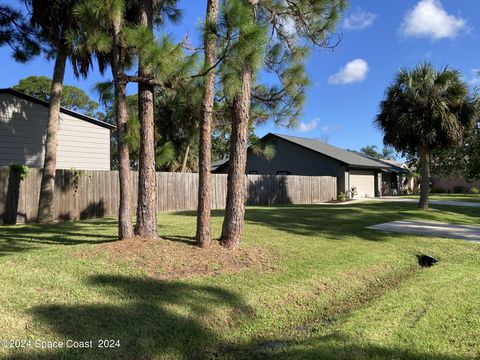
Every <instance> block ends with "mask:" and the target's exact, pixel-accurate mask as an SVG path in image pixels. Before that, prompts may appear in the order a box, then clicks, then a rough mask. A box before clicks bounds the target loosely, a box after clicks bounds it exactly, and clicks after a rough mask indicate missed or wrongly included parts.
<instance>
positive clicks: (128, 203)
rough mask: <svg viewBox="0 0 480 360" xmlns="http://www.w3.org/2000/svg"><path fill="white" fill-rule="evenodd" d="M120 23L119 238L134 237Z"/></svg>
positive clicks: (116, 67)
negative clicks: (125, 138)
mask: <svg viewBox="0 0 480 360" xmlns="http://www.w3.org/2000/svg"><path fill="white" fill-rule="evenodd" d="M119 28H120V25H119V24H114V33H113V39H114V46H113V59H112V60H113V63H112V73H113V74H112V75H113V78H114V81H115V113H116V117H117V136H118V139H117V146H118V157H119V159H118V170H119V171H118V177H119V182H120V204H119V208H118V238H119V239H120V240H123V239H129V238H132V237H133V235H134V233H133V224H132V177H131V174H130V152H129V148H128V145H127V144H126V143H125V141H124V137H125V133H126V131H127V123H128V107H127V100H126V89H125V88H126V83H125V82H124V80H123V79H122V77H123V76H124V66H123V56H122V49H121V44H120V39H119V36H120V34H119V33H120V30H119Z"/></svg>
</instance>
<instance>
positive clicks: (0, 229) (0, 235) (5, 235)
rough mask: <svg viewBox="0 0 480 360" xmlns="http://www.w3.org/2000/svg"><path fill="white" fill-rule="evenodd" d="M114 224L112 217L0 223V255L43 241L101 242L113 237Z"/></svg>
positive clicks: (38, 245) (32, 248) (73, 243)
mask: <svg viewBox="0 0 480 360" xmlns="http://www.w3.org/2000/svg"><path fill="white" fill-rule="evenodd" d="M116 226H117V221H116V220H115V219H102V220H93V221H84V222H80V221H71V222H61V223H55V224H51V225H37V224H28V225H16V226H0V256H3V255H8V254H10V253H15V252H27V251H31V250H36V249H39V248H41V247H42V246H43V245H80V244H100V243H104V242H111V241H115V240H117V237H116V234H115V232H116Z"/></svg>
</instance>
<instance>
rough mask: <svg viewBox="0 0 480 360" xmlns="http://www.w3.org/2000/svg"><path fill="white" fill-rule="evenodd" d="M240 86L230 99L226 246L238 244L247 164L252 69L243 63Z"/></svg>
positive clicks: (241, 231)
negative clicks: (230, 125)
mask: <svg viewBox="0 0 480 360" xmlns="http://www.w3.org/2000/svg"><path fill="white" fill-rule="evenodd" d="M241 80H242V89H241V93H240V95H238V96H237V97H236V98H235V99H234V100H233V121H232V134H231V137H230V157H229V161H228V177H227V204H226V207H225V218H224V220H223V227H222V237H221V244H222V245H223V246H225V247H227V248H235V247H237V246H238V245H240V240H241V238H242V233H243V222H244V217H245V191H246V188H245V185H246V182H245V180H246V176H245V168H246V164H247V148H248V124H249V120H250V102H251V95H250V93H251V89H252V71H251V70H250V68H248V67H244V69H243V70H242V75H241Z"/></svg>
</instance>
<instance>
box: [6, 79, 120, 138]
mask: <svg viewBox="0 0 480 360" xmlns="http://www.w3.org/2000/svg"><path fill="white" fill-rule="evenodd" d="M0 94H8V95H13V96H16V97H18V98H21V99H23V100H27V101H30V102H32V103H35V104H38V105H42V106H45V107H49V105H50V103H49V102H48V101H44V100H41V99H38V98H36V97H33V96H30V95H27V94H24V93H22V92H20V91H17V90H14V89H12V88H6V89H0ZM60 112H61V113H64V114H67V115H70V116H73V117H75V118H77V119H80V120H83V121H87V122H89V123H91V124H94V125H98V126H101V127H104V128H107V129H110V130H112V129H115V125H112V124H109V123H106V122H105V121H100V120H98V119H95V118H92V117H90V116H87V115H84V114H80V113H78V112H76V111H72V110H68V109H66V108H64V107H60Z"/></svg>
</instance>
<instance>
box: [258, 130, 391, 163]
mask: <svg viewBox="0 0 480 360" xmlns="http://www.w3.org/2000/svg"><path fill="white" fill-rule="evenodd" d="M272 135H274V136H277V137H279V138H281V139H284V140H287V141H290V142H292V143H295V144H297V145H300V146H303V147H305V148H308V149H310V150H313V151H315V152H318V153H320V154H323V155H326V156H329V157H331V158H333V159H336V160H338V161H341V162H343V163H345V164H347V165H349V166H353V167H362V168H388V167H389V166H388V165H386V164H383V163H380V162H378V161H375V160H372V159H369V158H366V157H364V156H361V155H358V154H356V153H354V152H352V151H348V150H343V149H340V148H338V147H336V146H332V145H329V144H326V143H324V142H321V141H318V140H314V139H307V138H302V137H298V136H290V135H282V134H272ZM267 136H268V135H267Z"/></svg>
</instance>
